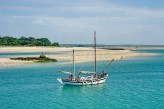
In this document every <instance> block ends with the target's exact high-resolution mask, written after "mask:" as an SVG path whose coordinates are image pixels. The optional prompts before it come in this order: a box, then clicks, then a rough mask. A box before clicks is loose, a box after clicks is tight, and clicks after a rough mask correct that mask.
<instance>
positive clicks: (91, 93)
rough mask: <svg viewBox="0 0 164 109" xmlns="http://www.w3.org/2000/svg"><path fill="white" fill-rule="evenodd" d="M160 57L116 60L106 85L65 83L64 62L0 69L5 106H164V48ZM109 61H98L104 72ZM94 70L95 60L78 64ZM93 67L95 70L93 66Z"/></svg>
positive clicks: (67, 108)
mask: <svg viewBox="0 0 164 109" xmlns="http://www.w3.org/2000/svg"><path fill="white" fill-rule="evenodd" d="M140 52H150V53H160V55H158V56H151V57H139V58H133V59H129V60H120V61H114V62H113V64H112V65H111V66H110V68H109V69H108V70H107V72H108V73H109V75H110V76H109V78H108V79H107V81H106V83H105V84H101V85H93V86H90V85H89V86H63V85H61V84H59V82H58V81H57V80H56V79H57V78H58V77H61V76H64V75H63V74H61V73H58V70H63V69H64V70H65V69H66V70H68V71H71V70H72V68H71V67H72V66H71V65H62V64H60V63H47V64H45V63H44V64H31V65H22V66H17V67H10V68H0V108H1V109H31V108H33V109H40V108H42V109H93V108H95V109H122V108H124V109H164V50H151V51H147V50H145V51H140ZM106 63H107V62H105V63H102V62H99V63H98V71H99V72H100V71H101V70H102V69H103V67H104V66H105V64H106ZM76 66H77V70H79V69H84V70H92V69H93V63H85V64H77V65H76ZM91 68H92V69H91Z"/></svg>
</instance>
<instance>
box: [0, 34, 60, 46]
mask: <svg viewBox="0 0 164 109" xmlns="http://www.w3.org/2000/svg"><path fill="white" fill-rule="evenodd" d="M0 45H4V46H60V45H59V43H58V42H54V43H51V42H50V41H49V39H48V38H36V39H35V38H34V37H28V38H26V37H24V36H23V37H20V38H14V37H11V36H4V37H2V36H0Z"/></svg>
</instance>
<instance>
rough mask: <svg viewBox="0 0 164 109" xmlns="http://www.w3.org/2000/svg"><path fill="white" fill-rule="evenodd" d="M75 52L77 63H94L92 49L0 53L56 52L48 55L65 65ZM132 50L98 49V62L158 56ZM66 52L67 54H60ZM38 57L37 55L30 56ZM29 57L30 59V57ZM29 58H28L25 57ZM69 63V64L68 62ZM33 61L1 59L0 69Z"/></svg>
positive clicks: (22, 49) (3, 50)
mask: <svg viewBox="0 0 164 109" xmlns="http://www.w3.org/2000/svg"><path fill="white" fill-rule="evenodd" d="M73 49H74V50H75V62H76V63H82V62H92V61H93V60H94V52H93V48H92V47H0V53H10V52H11V53H12V52H14V53H15V52H18V53H19V52H56V53H57V54H55V55H52V54H51V55H46V56H47V57H49V58H54V59H57V60H58V61H60V60H67V63H66V62H64V63H63V64H69V63H71V60H72V50H73ZM132 50H134V48H131V50H129V49H127V48H126V50H107V49H100V48H97V61H107V60H112V59H115V60H120V59H128V58H131V57H136V56H151V55H157V54H152V53H138V52H135V51H132ZM60 52H66V53H60ZM30 56H36V55H30ZM30 56H29V57H30ZM25 57H27V56H25ZM68 61H69V62H68ZM29 63H32V61H18V60H10V57H7V58H4V57H0V67H7V66H15V65H21V64H29Z"/></svg>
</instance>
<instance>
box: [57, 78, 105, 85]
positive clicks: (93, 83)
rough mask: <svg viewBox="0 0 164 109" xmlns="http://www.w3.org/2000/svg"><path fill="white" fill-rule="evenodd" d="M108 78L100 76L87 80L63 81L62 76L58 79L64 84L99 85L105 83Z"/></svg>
mask: <svg viewBox="0 0 164 109" xmlns="http://www.w3.org/2000/svg"><path fill="white" fill-rule="evenodd" d="M106 79H107V77H106V78H100V79H97V80H85V81H63V80H62V79H61V78H58V79H57V80H58V81H59V82H60V83H61V84H63V85H77V86H83V85H97V84H102V83H105V81H106Z"/></svg>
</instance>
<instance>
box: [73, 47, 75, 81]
mask: <svg viewBox="0 0 164 109" xmlns="http://www.w3.org/2000/svg"><path fill="white" fill-rule="evenodd" d="M74 55H75V54H74V49H73V80H75V56H74Z"/></svg>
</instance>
